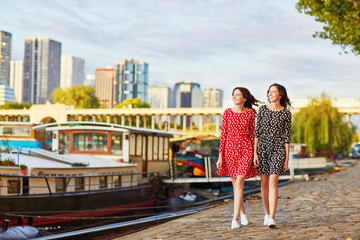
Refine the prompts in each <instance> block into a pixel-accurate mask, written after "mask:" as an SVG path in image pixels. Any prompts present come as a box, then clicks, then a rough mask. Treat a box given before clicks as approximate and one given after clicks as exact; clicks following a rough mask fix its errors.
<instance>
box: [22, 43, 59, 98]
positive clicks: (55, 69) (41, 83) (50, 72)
mask: <svg viewBox="0 0 360 240" xmlns="http://www.w3.org/2000/svg"><path fill="white" fill-rule="evenodd" d="M60 63H61V43H60V42H57V41H54V40H52V39H50V38H26V39H25V54H24V86H23V87H24V91H23V101H24V103H37V104H44V103H45V102H46V100H49V99H50V96H51V93H52V92H53V90H54V89H55V88H58V87H60Z"/></svg>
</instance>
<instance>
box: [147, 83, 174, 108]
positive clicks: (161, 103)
mask: <svg viewBox="0 0 360 240" xmlns="http://www.w3.org/2000/svg"><path fill="white" fill-rule="evenodd" d="M170 96H171V89H170V88H169V87H168V86H149V89H148V99H149V103H150V106H151V107H152V108H168V107H170V100H171V98H170Z"/></svg>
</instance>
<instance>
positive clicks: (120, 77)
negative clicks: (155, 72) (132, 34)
mask: <svg viewBox="0 0 360 240" xmlns="http://www.w3.org/2000/svg"><path fill="white" fill-rule="evenodd" d="M115 71H116V82H117V84H118V86H117V93H116V94H117V101H118V102H122V101H124V100H125V99H128V98H130V99H131V98H140V99H141V102H147V101H148V82H149V77H148V73H149V65H148V64H147V63H145V62H143V61H136V60H124V61H117V62H115Z"/></svg>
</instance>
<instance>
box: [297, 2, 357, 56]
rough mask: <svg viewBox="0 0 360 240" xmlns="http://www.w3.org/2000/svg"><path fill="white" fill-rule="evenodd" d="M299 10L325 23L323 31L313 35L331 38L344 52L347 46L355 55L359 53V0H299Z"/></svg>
mask: <svg viewBox="0 0 360 240" xmlns="http://www.w3.org/2000/svg"><path fill="white" fill-rule="evenodd" d="M296 8H297V9H298V11H299V12H303V13H305V14H308V15H310V16H315V20H316V21H318V22H322V23H324V24H325V26H324V27H323V31H321V32H315V34H314V35H313V36H314V37H320V38H323V39H331V40H332V41H333V44H335V45H340V46H341V47H342V49H343V52H344V53H347V51H346V48H349V49H350V50H351V51H352V52H353V53H354V54H355V55H358V54H359V53H360V2H359V1H358V0H299V2H298V3H297V5H296Z"/></svg>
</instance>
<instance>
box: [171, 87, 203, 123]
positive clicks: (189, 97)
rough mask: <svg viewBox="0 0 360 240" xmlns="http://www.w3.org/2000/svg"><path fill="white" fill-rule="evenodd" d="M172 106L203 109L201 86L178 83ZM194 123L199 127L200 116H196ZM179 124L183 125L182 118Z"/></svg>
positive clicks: (188, 117)
mask: <svg viewBox="0 0 360 240" xmlns="http://www.w3.org/2000/svg"><path fill="white" fill-rule="evenodd" d="M172 106H173V107H176V108H188V107H203V98H202V91H201V89H200V84H198V83H193V82H187V81H185V82H177V83H176V84H175V86H174V89H173V94H172ZM192 119H193V122H194V123H195V124H196V125H197V126H199V116H194V117H193V118H192ZM178 123H180V124H183V122H182V118H181V119H178ZM186 125H187V126H189V125H190V116H187V120H186Z"/></svg>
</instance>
